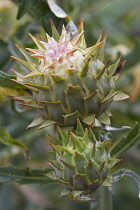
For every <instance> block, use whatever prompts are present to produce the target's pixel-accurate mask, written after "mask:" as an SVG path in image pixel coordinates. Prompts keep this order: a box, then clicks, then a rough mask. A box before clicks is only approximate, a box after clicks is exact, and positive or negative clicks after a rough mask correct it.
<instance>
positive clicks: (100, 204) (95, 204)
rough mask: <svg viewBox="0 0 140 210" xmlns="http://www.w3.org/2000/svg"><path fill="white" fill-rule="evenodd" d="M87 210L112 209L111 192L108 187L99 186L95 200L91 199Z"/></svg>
mask: <svg viewBox="0 0 140 210" xmlns="http://www.w3.org/2000/svg"><path fill="white" fill-rule="evenodd" d="M89 210H113V203H112V193H111V191H110V190H109V188H108V187H102V186H101V187H99V189H98V192H97V196H96V201H91V203H90V209H89Z"/></svg>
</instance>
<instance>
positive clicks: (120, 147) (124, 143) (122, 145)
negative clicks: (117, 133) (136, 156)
mask: <svg viewBox="0 0 140 210" xmlns="http://www.w3.org/2000/svg"><path fill="white" fill-rule="evenodd" d="M139 140H140V123H136V125H135V126H134V127H133V128H132V129H131V131H130V132H129V133H128V134H127V136H126V137H123V138H122V139H121V140H120V141H119V142H118V143H117V145H116V146H115V147H114V148H113V150H112V151H111V154H112V155H113V156H114V157H119V156H120V155H122V154H123V153H124V152H125V151H126V150H128V149H130V148H131V147H132V146H133V145H135V144H136V143H137V142H138V141H139Z"/></svg>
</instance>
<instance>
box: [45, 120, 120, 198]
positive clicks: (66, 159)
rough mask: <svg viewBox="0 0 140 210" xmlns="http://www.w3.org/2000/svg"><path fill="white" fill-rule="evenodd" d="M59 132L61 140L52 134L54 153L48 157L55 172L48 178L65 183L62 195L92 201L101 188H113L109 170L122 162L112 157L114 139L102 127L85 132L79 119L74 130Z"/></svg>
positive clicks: (48, 153)
mask: <svg viewBox="0 0 140 210" xmlns="http://www.w3.org/2000/svg"><path fill="white" fill-rule="evenodd" d="M58 131H59V137H58V138H55V137H53V136H51V135H50V139H51V143H50V145H51V146H52V151H48V152H47V155H48V158H49V164H50V166H51V167H52V168H53V169H54V171H52V172H49V173H47V174H46V175H47V176H48V177H50V178H51V179H54V180H56V181H58V182H60V183H62V184H63V186H64V187H63V190H62V191H61V196H62V195H69V196H70V197H72V198H73V199H76V200H78V201H88V200H93V199H94V196H95V195H94V194H95V191H96V189H97V188H98V187H99V186H101V185H102V186H112V184H111V179H112V177H111V174H110V169H111V168H112V167H113V166H114V165H115V164H116V163H117V162H118V161H119V160H118V159H116V158H112V157H111V156H110V148H111V140H110V139H109V138H108V137H107V136H106V135H105V134H103V132H102V130H101V128H97V127H96V129H95V128H86V129H85V130H84V129H83V128H82V125H81V123H80V121H79V120H78V123H77V128H76V130H75V131H72V132H70V133H65V132H64V131H63V130H62V129H61V128H60V127H58Z"/></svg>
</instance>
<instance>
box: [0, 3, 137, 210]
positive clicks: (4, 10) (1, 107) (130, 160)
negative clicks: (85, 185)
mask: <svg viewBox="0 0 140 210" xmlns="http://www.w3.org/2000/svg"><path fill="white" fill-rule="evenodd" d="M29 1H30V0H29ZM38 1H40V2H46V1H44V0H36V1H34V4H36V2H38ZM20 2H21V3H23V4H24V5H25V2H27V1H26V0H22V1H20ZM55 2H56V3H57V4H58V5H59V6H60V7H61V8H62V9H63V10H64V11H65V12H66V13H67V14H68V15H69V16H70V17H71V19H72V20H73V21H74V23H75V24H76V25H77V24H78V21H79V19H80V18H84V21H85V37H86V41H87V44H88V46H91V45H93V44H94V43H95V42H96V40H97V38H98V36H99V34H100V32H101V30H102V29H104V30H105V33H107V34H108V39H107V44H106V49H105V52H106V53H105V61H107V60H108V58H111V59H112V62H113V61H115V60H116V59H117V58H118V57H119V56H120V55H123V58H122V61H123V60H126V61H127V62H126V64H125V66H124V68H123V70H122V71H121V72H120V78H119V79H118V80H117V81H116V89H117V90H121V91H122V92H125V93H127V94H129V95H130V99H129V100H126V101H122V102H114V103H113V104H112V108H111V112H112V114H113V116H112V119H111V121H112V126H113V127H121V126H131V127H133V126H134V124H135V122H136V121H139V120H140V13H139V11H140V1H139V0H133V1H130V0H114V1H112V0H86V1H85V0H71V1H69V0H56V1H55ZM16 3H18V1H16V0H14V1H12V0H0V70H1V71H3V72H5V73H7V74H12V72H11V71H10V69H11V68H13V69H14V68H16V69H17V68H19V67H20V66H18V65H19V64H16V63H15V61H14V60H13V59H12V58H11V57H10V56H11V55H14V56H16V57H19V51H18V50H17V49H16V47H15V43H18V44H20V45H22V44H24V46H25V47H31V46H32V45H33V43H32V41H31V39H30V38H29V36H28V33H31V34H33V35H35V36H37V35H38V34H40V35H41V36H44V34H45V31H44V28H43V24H42V25H41V24H40V19H39V14H38V13H37V12H38V11H37V10H35V8H34V4H33V8H32V9H34V10H33V11H34V13H35V14H34V15H32V13H31V12H30V11H29V12H27V13H26V14H25V15H24V16H23V17H21V18H20V19H18V20H17V14H18V15H19V13H20V12H21V13H23V11H19V12H18V6H17V4H16ZM20 8H22V7H21V6H20ZM23 9H25V7H24V8H23ZM36 14H37V15H36ZM21 16H22V15H21ZM48 18H49V17H48ZM46 27H47V26H46ZM50 35H51V33H50ZM21 43H22V44H21ZM0 102H1V103H0V126H3V127H4V128H6V129H7V130H8V131H9V133H10V135H11V136H12V137H13V138H14V139H17V140H20V141H22V142H24V143H25V144H26V145H27V146H28V148H29V156H30V160H27V158H26V155H25V154H24V152H23V151H22V150H21V149H19V148H17V147H15V146H6V145H4V144H2V143H0V165H1V166H6V165H8V164H9V163H10V164H12V165H13V166H15V167H21V168H25V167H30V168H32V169H36V168H38V169H44V168H45V167H47V157H46V152H45V149H46V148H47V147H48V139H47V129H43V130H40V131H37V130H36V129H35V128H31V129H28V130H26V127H27V125H28V124H29V123H30V122H31V121H32V119H33V117H34V116H35V113H34V111H28V112H24V110H23V109H22V108H21V107H20V106H18V105H17V104H15V103H14V102H13V101H11V100H10V98H7V100H6V101H5V98H4V97H3V96H0ZM139 154H140V143H137V144H136V145H135V146H133V147H132V148H131V149H130V150H128V151H127V152H125V153H124V154H123V155H122V157H121V159H123V161H121V162H120V163H119V164H118V165H117V166H116V167H117V168H118V169H119V168H120V167H125V168H129V169H131V170H134V171H135V172H136V173H138V174H139V175H140V155H139ZM117 168H115V169H114V170H116V169H117ZM59 193H60V190H59V187H58V185H56V187H55V186H54V185H53V186H52V185H50V186H49V185H46V186H45V185H43V186H39V185H21V186H19V185H17V184H8V185H3V184H1V185H0V209H3V210H18V209H20V210H66V209H67V210H71V209H80V210H82V209H84V210H85V209H89V208H90V207H89V203H88V202H87V203H77V202H75V201H72V200H71V199H70V198H67V197H63V198H59ZM137 194H138V189H137V186H136V184H135V183H134V181H133V180H131V178H126V177H125V178H123V179H122V180H121V181H119V182H118V183H115V184H114V187H113V209H114V210H118V209H119V210H124V209H127V210H132V209H136V210H137V209H140V200H139V199H138V196H137Z"/></svg>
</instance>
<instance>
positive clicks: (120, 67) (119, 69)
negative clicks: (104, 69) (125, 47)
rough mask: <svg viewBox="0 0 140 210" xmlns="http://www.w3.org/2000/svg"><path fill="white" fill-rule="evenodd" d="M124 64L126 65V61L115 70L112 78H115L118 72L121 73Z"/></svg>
mask: <svg viewBox="0 0 140 210" xmlns="http://www.w3.org/2000/svg"><path fill="white" fill-rule="evenodd" d="M120 58H121V56H120ZM125 63H126V60H125V61H123V62H121V64H120V65H119V66H118V67H117V69H116V71H115V73H114V74H113V76H116V75H117V74H119V73H120V71H121V70H122V68H123V67H124V65H125Z"/></svg>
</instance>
